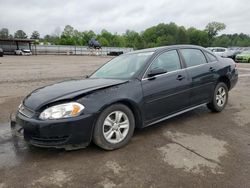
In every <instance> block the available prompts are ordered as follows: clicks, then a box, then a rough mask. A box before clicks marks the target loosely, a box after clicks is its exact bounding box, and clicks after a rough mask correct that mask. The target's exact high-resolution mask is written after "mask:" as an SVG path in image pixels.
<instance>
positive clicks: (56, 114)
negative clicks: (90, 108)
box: [39, 102, 84, 120]
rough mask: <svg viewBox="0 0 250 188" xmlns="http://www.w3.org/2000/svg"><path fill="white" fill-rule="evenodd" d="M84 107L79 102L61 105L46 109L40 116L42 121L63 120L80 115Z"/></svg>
mask: <svg viewBox="0 0 250 188" xmlns="http://www.w3.org/2000/svg"><path fill="white" fill-rule="evenodd" d="M83 109H84V106H83V105H81V104H79V103H77V102H70V103H65V104H59V105H55V106H52V107H49V108H47V109H45V110H44V111H43V112H42V113H41V114H40V116H39V118H40V119H42V120H47V119H62V118H69V117H76V116H78V115H80V113H81V111H82V110H83Z"/></svg>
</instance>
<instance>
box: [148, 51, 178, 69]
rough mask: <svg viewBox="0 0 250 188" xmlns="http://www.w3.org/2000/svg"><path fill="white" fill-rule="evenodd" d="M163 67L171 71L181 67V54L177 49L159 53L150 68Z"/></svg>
mask: <svg viewBox="0 0 250 188" xmlns="http://www.w3.org/2000/svg"><path fill="white" fill-rule="evenodd" d="M153 69H163V70H165V71H166V72H171V71H175V70H179V69H181V65H180V59H179V55H178V53H177V51H176V50H171V51H167V52H164V53H162V54H161V55H159V56H158V57H157V58H156V59H155V60H154V61H153V63H152V64H151V67H150V70H153Z"/></svg>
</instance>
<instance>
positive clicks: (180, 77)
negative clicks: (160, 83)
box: [176, 75, 185, 81]
mask: <svg viewBox="0 0 250 188" xmlns="http://www.w3.org/2000/svg"><path fill="white" fill-rule="evenodd" d="M184 78H185V76H183V75H178V76H177V78H176V79H177V80H180V81H181V80H183V79H184Z"/></svg>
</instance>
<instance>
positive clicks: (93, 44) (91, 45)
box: [88, 38, 102, 49]
mask: <svg viewBox="0 0 250 188" xmlns="http://www.w3.org/2000/svg"><path fill="white" fill-rule="evenodd" d="M88 46H89V48H94V49H101V48H102V46H101V44H100V43H99V42H98V41H97V40H95V39H94V38H92V39H91V40H90V41H89V43H88Z"/></svg>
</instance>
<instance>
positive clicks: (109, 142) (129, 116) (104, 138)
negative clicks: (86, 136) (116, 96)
mask: <svg viewBox="0 0 250 188" xmlns="http://www.w3.org/2000/svg"><path fill="white" fill-rule="evenodd" d="M134 128H135V120H134V115H133V113H132V111H131V110H130V109H129V108H128V107H127V106H125V105H123V104H114V105H111V106H109V107H108V108H106V109H105V110H104V111H103V112H102V113H101V115H100V116H99V118H98V120H97V122H96V125H95V129H94V135H93V141H94V143H95V144H96V145H98V146H99V147H101V148H103V149H105V150H114V149H118V148H121V147H123V146H124V145H126V144H127V143H128V142H129V140H130V139H131V137H132V135H133V133H134Z"/></svg>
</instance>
